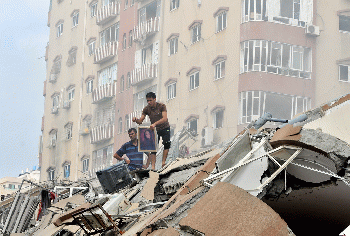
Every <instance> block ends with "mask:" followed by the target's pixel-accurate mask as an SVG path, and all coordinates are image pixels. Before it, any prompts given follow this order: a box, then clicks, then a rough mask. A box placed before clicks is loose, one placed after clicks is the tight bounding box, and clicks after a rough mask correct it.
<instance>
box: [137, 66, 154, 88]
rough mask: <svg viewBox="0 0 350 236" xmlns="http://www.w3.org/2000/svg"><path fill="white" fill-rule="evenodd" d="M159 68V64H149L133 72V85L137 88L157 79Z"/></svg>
mask: <svg viewBox="0 0 350 236" xmlns="http://www.w3.org/2000/svg"><path fill="white" fill-rule="evenodd" d="M157 67H158V64H155V63H147V64H144V65H142V66H141V68H136V69H134V70H133V71H132V72H131V85H132V86H136V85H139V84H143V83H145V82H147V81H151V80H152V79H154V78H156V77H157V75H158V74H157Z"/></svg>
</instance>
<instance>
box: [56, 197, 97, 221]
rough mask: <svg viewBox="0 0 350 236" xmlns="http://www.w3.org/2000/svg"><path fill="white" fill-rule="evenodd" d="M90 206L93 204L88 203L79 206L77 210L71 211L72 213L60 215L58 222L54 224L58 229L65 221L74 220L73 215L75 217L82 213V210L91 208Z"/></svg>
mask: <svg viewBox="0 0 350 236" xmlns="http://www.w3.org/2000/svg"><path fill="white" fill-rule="evenodd" d="M90 206H91V203H89V202H87V203H84V204H83V205H81V206H78V207H76V208H74V209H72V210H70V211H67V212H65V213H63V214H61V215H59V216H58V218H57V220H55V221H53V224H54V225H55V226H57V227H58V226H60V225H62V223H63V222H64V221H65V220H68V219H70V218H72V215H73V214H74V213H76V212H79V211H82V210H84V209H86V208H89V207H90Z"/></svg>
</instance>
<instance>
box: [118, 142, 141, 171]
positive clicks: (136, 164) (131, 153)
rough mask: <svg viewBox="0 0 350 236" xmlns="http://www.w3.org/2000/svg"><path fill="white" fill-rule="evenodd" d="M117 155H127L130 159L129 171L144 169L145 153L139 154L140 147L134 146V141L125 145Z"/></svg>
mask: <svg viewBox="0 0 350 236" xmlns="http://www.w3.org/2000/svg"><path fill="white" fill-rule="evenodd" d="M117 154H118V156H120V157H122V156H123V155H124V154H125V155H126V156H127V157H128V158H129V160H130V164H129V165H128V167H129V170H136V169H142V165H143V152H139V150H138V145H136V146H135V145H133V144H132V141H129V142H127V143H124V144H123V146H122V147H121V148H120V149H119V150H118V151H117Z"/></svg>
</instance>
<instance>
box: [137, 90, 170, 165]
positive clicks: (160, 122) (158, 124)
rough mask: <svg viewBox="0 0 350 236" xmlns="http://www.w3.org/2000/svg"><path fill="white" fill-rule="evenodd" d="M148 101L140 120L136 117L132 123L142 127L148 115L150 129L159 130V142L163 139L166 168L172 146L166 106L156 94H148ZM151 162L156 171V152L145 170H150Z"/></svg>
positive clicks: (151, 156) (148, 161)
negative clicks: (158, 99) (157, 99)
mask: <svg viewBox="0 0 350 236" xmlns="http://www.w3.org/2000/svg"><path fill="white" fill-rule="evenodd" d="M146 99H147V103H148V105H147V106H146V107H145V108H143V111H142V115H141V117H140V119H137V118H136V117H134V118H132V121H133V122H136V123H137V124H139V125H140V124H142V122H143V120H144V119H145V117H146V115H148V117H149V119H150V121H151V126H150V129H151V130H153V129H154V128H157V134H158V142H159V138H160V137H162V140H163V145H164V151H163V159H162V167H164V166H165V161H166V158H167V156H168V153H169V149H170V145H171V142H170V125H169V122H168V116H167V110H166V106H165V104H163V103H159V102H157V101H156V94H155V93H153V92H149V93H147V94H146ZM150 161H151V163H152V169H153V170H154V169H155V168H156V153H155V152H152V153H151V154H150V155H149V158H148V159H147V164H146V166H145V168H148V166H149V163H150Z"/></svg>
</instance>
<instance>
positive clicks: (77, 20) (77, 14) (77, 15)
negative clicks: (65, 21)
mask: <svg viewBox="0 0 350 236" xmlns="http://www.w3.org/2000/svg"><path fill="white" fill-rule="evenodd" d="M72 20H73V25H72V27H73V28H74V27H76V26H77V25H78V22H79V11H75V12H74V13H73V15H72Z"/></svg>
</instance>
